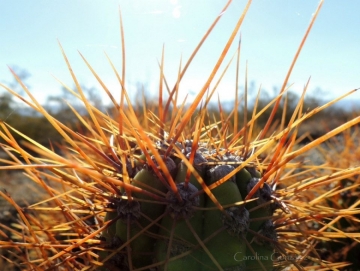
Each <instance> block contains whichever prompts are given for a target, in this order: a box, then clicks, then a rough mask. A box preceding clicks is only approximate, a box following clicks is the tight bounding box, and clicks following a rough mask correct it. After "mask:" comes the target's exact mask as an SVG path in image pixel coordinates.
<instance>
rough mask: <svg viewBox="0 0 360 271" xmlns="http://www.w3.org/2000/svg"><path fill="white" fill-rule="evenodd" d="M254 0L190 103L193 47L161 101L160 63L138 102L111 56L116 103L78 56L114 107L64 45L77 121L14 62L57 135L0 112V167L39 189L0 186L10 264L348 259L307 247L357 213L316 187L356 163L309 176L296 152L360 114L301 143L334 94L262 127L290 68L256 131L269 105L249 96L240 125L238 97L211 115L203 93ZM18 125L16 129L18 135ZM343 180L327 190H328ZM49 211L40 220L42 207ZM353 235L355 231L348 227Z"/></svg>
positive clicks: (257, 263) (255, 263) (114, 265)
mask: <svg viewBox="0 0 360 271" xmlns="http://www.w3.org/2000/svg"><path fill="white" fill-rule="evenodd" d="M250 2H251V1H249V3H248V5H247V7H246V9H245V10H244V12H243V14H242V15H241V16H240V17H239V20H238V23H237V25H236V27H235V28H234V30H233V33H232V35H231V37H230V38H229V40H228V42H227V45H226V46H225V48H224V51H223V53H222V54H221V56H220V57H219V60H218V63H217V65H215V67H214V69H213V72H212V74H211V76H210V77H209V78H208V79H207V80H206V83H205V84H204V87H203V88H202V89H201V90H200V91H199V93H198V95H197V97H196V98H195V99H194V101H193V102H192V104H191V105H189V106H187V105H186V104H185V102H184V103H179V101H178V100H177V97H178V95H177V94H178V92H179V89H178V88H179V84H180V82H181V78H182V76H183V75H184V73H185V71H186V67H187V66H188V65H189V64H190V62H191V60H192V59H193V56H192V57H191V58H190V60H189V61H188V63H187V64H186V66H185V68H184V69H182V70H180V72H179V78H178V81H177V83H176V85H175V87H174V89H173V90H170V89H168V90H169V92H168V93H169V95H168V99H167V100H165V103H164V100H163V98H164V97H163V96H164V95H163V91H162V90H163V84H164V83H165V82H166V80H165V78H164V71H163V66H162V65H160V68H161V71H160V74H161V75H160V78H161V82H160V84H161V86H160V91H159V101H158V103H157V105H156V107H155V108H146V106H149V104H150V102H144V108H140V109H139V108H134V106H133V105H132V104H131V101H130V100H129V98H128V95H127V91H126V88H125V83H124V82H123V79H124V75H123V76H122V77H121V76H120V75H119V72H118V71H116V69H115V68H114V71H115V72H116V74H117V77H118V79H119V83H120V85H121V87H122V91H121V97H120V102H119V103H117V102H116V101H115V100H114V99H113V97H112V96H111V94H110V93H109V92H108V89H107V88H106V86H105V85H104V84H103V82H101V80H100V79H99V77H98V76H97V74H96V73H95V71H94V69H93V68H92V67H91V66H90V64H89V63H87V62H86V60H85V58H84V60H85V62H86V64H87V65H88V67H89V68H90V70H91V72H93V73H94V76H95V77H96V78H97V79H98V80H99V82H100V84H101V85H102V86H103V88H104V90H105V91H106V92H107V93H108V95H109V96H110V98H112V101H114V112H115V113H114V115H113V116H110V114H105V113H103V112H101V111H100V110H98V109H97V108H96V107H94V106H93V105H91V104H90V103H89V101H87V100H86V98H85V96H84V94H83V92H82V89H81V87H80V84H79V83H78V81H77V79H76V76H75V74H74V72H73V70H72V69H71V66H70V62H69V61H68V59H67V58H66V55H65V53H64V51H63V49H62V48H61V50H62V53H63V56H64V58H65V61H66V63H67V65H68V68H69V71H70V73H71V75H72V77H73V78H74V81H75V84H76V86H77V92H75V91H72V90H69V91H70V92H71V93H72V94H73V95H74V96H75V98H78V99H80V100H81V101H82V102H83V103H84V105H85V107H86V109H87V113H88V115H87V116H82V115H81V114H79V112H77V111H76V110H75V109H74V113H75V116H76V117H77V118H78V119H79V121H80V122H81V123H82V124H83V125H84V127H86V128H87V132H86V133H84V134H79V133H77V132H75V131H73V130H71V129H69V127H67V126H66V125H65V124H63V123H61V122H59V121H58V120H56V119H55V118H54V117H52V116H51V115H50V114H49V113H48V112H47V111H46V110H45V109H44V107H43V106H42V105H40V104H39V102H38V101H37V100H36V98H35V97H33V95H32V94H31V93H30V92H29V91H28V89H27V88H26V87H25V86H24V84H22V82H21V81H20V80H19V78H18V77H17V76H16V74H15V73H14V76H15V78H17V79H18V80H19V83H20V84H21V85H22V86H23V88H24V91H25V92H26V93H27V94H28V95H29V97H30V99H29V100H28V99H26V98H24V97H21V96H20V95H19V94H18V93H16V92H15V91H13V90H12V89H11V88H9V87H7V86H5V85H2V86H3V87H4V88H5V89H6V90H8V91H9V92H10V93H12V94H13V95H15V96H17V97H19V98H20V99H22V100H23V101H24V102H25V103H27V104H28V105H29V106H31V107H33V108H34V109H35V110H37V111H38V112H39V113H41V114H43V115H44V116H45V117H46V118H47V119H48V121H49V122H50V123H51V124H52V125H53V126H54V128H55V129H56V130H57V131H58V132H59V133H60V134H61V135H62V137H63V138H64V141H65V142H64V146H63V147H62V148H61V155H60V154H57V153H56V152H55V151H53V149H51V148H47V147H45V146H42V145H40V144H39V143H37V142H35V141H34V140H32V139H30V138H28V137H27V136H26V135H24V134H22V133H21V132H20V131H17V130H16V129H14V128H12V127H10V126H9V125H7V124H5V123H3V122H1V123H0V126H1V130H0V136H1V138H2V139H3V140H4V141H5V144H3V145H2V147H3V149H4V150H5V151H6V152H7V153H8V155H9V157H10V158H11V159H12V160H13V161H10V160H9V161H6V162H7V165H5V166H1V169H2V170H9V169H16V170H17V169H21V170H23V171H24V172H25V173H26V175H27V176H28V177H29V178H30V179H31V180H33V181H34V182H35V183H36V184H38V185H39V189H43V190H44V191H46V193H48V195H49V198H48V199H46V200H41V201H39V202H38V203H36V204H33V205H30V206H27V207H26V208H22V207H20V206H19V205H18V204H17V203H16V202H14V201H13V200H12V199H11V196H10V195H9V194H8V193H6V192H3V191H0V195H1V196H2V197H3V198H4V199H5V200H7V201H8V202H10V203H11V204H12V205H13V206H14V207H15V209H16V211H17V213H18V215H19V218H20V219H21V223H18V225H16V227H14V228H9V227H6V226H1V227H2V228H3V230H6V231H8V232H9V234H7V233H6V234H5V233H4V234H3V233H2V232H1V233H2V235H3V236H6V238H7V240H4V241H0V245H1V247H3V248H7V249H10V250H11V253H12V256H14V257H13V259H12V260H11V261H12V262H14V264H15V265H19V266H21V265H24V266H26V267H25V268H27V269H33V270H51V269H53V270H103V271H107V270H121V271H124V270H131V271H134V270H151V271H154V270H156V271H163V270H168V271H176V270H227V271H232V270H237V271H240V270H241V271H247V270H256V271H257V270H259V271H268V270H283V269H284V270H310V268H313V269H314V270H320V269H321V270H335V269H340V268H342V267H344V266H346V265H348V263H337V262H333V263H331V262H327V261H324V260H322V259H321V257H319V254H318V252H317V251H316V250H315V249H314V247H315V245H316V244H317V243H319V242H321V241H324V240H325V241H326V240H328V239H331V238H344V236H346V234H345V233H344V232H341V231H337V232H334V231H332V230H333V228H332V227H331V222H329V221H331V219H333V218H334V217H335V216H346V217H347V219H349V220H351V221H355V220H356V215H357V214H358V213H359V212H360V211H359V210H358V209H356V208H353V207H351V206H349V207H348V208H346V209H336V206H328V204H327V203H326V199H324V197H323V196H322V194H321V193H319V191H320V190H318V189H320V188H321V187H322V186H323V185H327V184H329V183H330V182H332V181H335V180H338V179H340V178H343V177H346V178H351V177H352V176H356V175H357V174H359V173H360V168H359V167H351V168H346V169H339V170H336V172H333V173H332V174H331V175H323V176H315V177H314V176H312V175H306V174H307V173H308V170H307V168H306V166H303V165H302V164H299V163H297V162H296V161H294V159H295V158H297V157H300V156H301V155H303V154H304V153H306V152H307V151H308V150H310V149H311V148H315V147H316V146H318V145H319V144H321V143H322V142H324V141H326V140H327V139H329V138H331V137H333V136H335V135H337V134H339V133H341V132H342V131H345V130H347V129H349V127H351V126H354V125H356V124H358V123H359V122H360V117H356V118H354V119H352V120H349V121H348V122H346V123H344V124H343V125H341V126H339V127H337V128H335V129H334V130H332V131H330V132H328V133H327V134H325V135H324V136H321V137H319V138H318V139H316V140H314V141H312V142H310V143H309V144H308V145H306V146H302V147H296V135H297V131H298V127H299V126H300V125H301V123H302V122H304V121H305V120H306V119H308V118H309V117H311V116H312V115H314V114H315V113H317V112H319V111H321V110H323V109H324V108H326V107H329V106H330V105H331V104H333V103H334V102H335V101H336V100H335V101H333V102H330V103H328V104H326V105H324V106H323V107H321V108H316V109H314V110H312V111H310V112H307V113H304V114H303V113H302V105H303V98H302V99H301V100H300V101H299V105H298V107H297V108H296V110H295V112H293V117H292V119H291V120H290V121H289V123H288V124H286V126H283V125H281V126H280V127H278V128H277V129H275V130H272V131H270V125H271V124H272V122H273V116H274V114H275V112H276V110H277V108H278V106H279V103H280V101H281V100H282V99H283V97H285V96H284V95H283V94H284V90H285V86H286V84H287V78H288V76H287V77H286V79H285V82H284V87H283V88H282V90H281V91H280V93H279V95H278V96H277V97H276V98H275V99H274V100H273V101H272V103H270V104H269V105H267V107H270V106H271V105H274V106H273V109H272V114H271V115H270V117H269V120H268V122H267V124H266V125H265V126H264V127H260V128H261V129H259V130H261V132H260V133H259V134H255V133H254V131H255V130H256V127H255V125H256V121H257V119H258V118H259V116H260V115H261V114H262V112H263V111H264V110H265V109H261V111H259V112H258V113H257V112H256V111H257V108H256V107H255V109H254V112H253V115H252V118H251V119H249V120H248V119H247V115H246V114H245V116H244V123H243V128H242V129H238V128H237V127H238V122H237V120H238V101H237V98H236V99H235V103H234V109H233V111H232V112H230V114H229V116H228V117H226V116H225V113H224V112H223V110H222V108H221V106H220V107H219V114H220V119H219V120H216V119H215V121H211V120H212V119H211V120H210V118H208V117H209V116H208V115H209V112H208V111H207V105H208V103H209V99H210V96H211V95H212V92H211V93H209V95H206V93H207V91H208V89H209V86H210V83H211V81H212V80H213V79H214V75H215V74H216V73H217V72H218V70H219V67H220V64H221V63H222V62H223V60H224V57H225V55H226V53H227V52H228V51H229V47H230V45H231V43H232V42H233V40H234V37H235V36H236V33H237V32H238V30H239V27H240V25H241V23H242V21H243V19H244V17H245V15H246V12H247V9H248V7H249V5H250ZM320 6H321V4H320ZM227 7H228V5H226V6H225V8H224V10H223V11H225V10H226V9H227ZM317 12H318V10H317ZM317 12H316V13H315V15H314V16H313V19H312V21H311V23H310V26H309V29H308V30H307V32H306V35H305V38H304V41H305V39H306V37H307V33H308V32H309V31H310V29H311V26H312V24H313V22H314V20H315V19H316V14H317ZM219 18H220V17H219ZM219 18H217V19H216V20H215V21H214V24H216V23H217V21H218V19H219ZM212 27H213V26H212ZM212 27H210V29H209V31H208V32H207V33H206V34H205V36H204V39H206V37H207V36H208V34H209V33H210V32H211V29H212ZM201 44H202V42H201V43H200V44H199V47H200V46H201ZM302 46H303V43H302V44H301V45H300V47H299V50H298V52H297V53H296V56H297V55H298V53H299V51H300V50H301V48H302ZM197 50H198V48H197V49H196V50H195V51H194V55H195V54H196V52H197ZM295 62H296V57H295V58H294V61H293V64H295ZM111 65H112V64H111ZM292 66H293V65H292ZM112 67H114V66H113V65H112ZM226 69H227V68H226ZM290 72H291V68H290V71H289V73H290ZM352 92H353V91H352ZM350 93H351V92H350ZM350 93H348V94H350ZM348 94H346V95H348ZM346 95H344V96H346ZM179 104H180V105H179ZM200 104H201V106H200ZM245 111H246V108H245ZM232 115H233V116H234V117H233V119H232V118H231V116H232ZM232 121H233V122H232ZM14 133H15V134H18V135H20V136H22V137H23V138H24V140H25V142H21V144H20V142H17V141H16V140H15V139H14V137H13V136H12V134H14ZM29 150H31V152H30V151H29ZM18 155H20V156H21V159H20V158H19V156H18ZM10 158H9V159H10ZM314 168H315V167H314ZM295 169H297V170H300V173H298V172H295ZM298 176H301V178H300V179H299V177H298ZM54 184H60V185H54ZM342 192H344V191H340V190H333V191H331V195H338V194H340V193H342ZM45 204H47V205H45ZM45 211H46V212H47V219H41V216H40V214H42V213H43V212H45ZM32 212H34V213H35V215H33V214H32ZM49 217H51V218H53V219H54V220H59V224H58V225H51V226H48V225H49V224H48V223H47V222H46V221H47V220H49ZM311 223H318V224H322V225H323V230H321V231H319V232H316V231H314V229H313V228H311ZM17 229H20V230H17ZM359 235H360V234H359V233H355V234H353V235H352V236H353V238H354V240H355V238H357V237H359ZM20 238H21V240H19V239H20ZM20 263H21V264H20Z"/></svg>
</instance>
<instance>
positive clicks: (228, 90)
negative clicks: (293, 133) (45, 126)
mask: <svg viewBox="0 0 360 271" xmlns="http://www.w3.org/2000/svg"><path fill="white" fill-rule="evenodd" d="M210 3H211V4H210ZM225 3H226V1H225V0H211V1H209V0H196V1H194V0H131V1H129V0H126V1H125V0H106V1H102V0H101V1H100V0H91V1H85V0H76V1H74V0H51V1H46V0H34V1H29V0H13V1H1V2H0V33H1V41H0V81H1V82H11V80H12V77H11V74H10V72H9V71H8V68H7V65H9V66H14V65H16V66H18V67H20V68H22V69H26V70H27V71H28V72H29V73H30V74H31V76H30V77H29V78H28V80H26V82H27V84H28V85H29V86H30V89H31V91H32V92H33V93H34V94H35V95H36V97H38V99H39V100H41V101H45V100H46V96H47V95H52V94H56V93H59V92H60V85H59V83H58V82H57V81H56V80H55V79H54V77H53V76H52V75H54V76H55V77H56V78H58V79H60V80H61V81H63V82H64V83H65V84H67V85H69V86H73V83H72V80H71V77H70V74H69V72H68V70H67V68H66V65H65V62H64V60H63V57H62V55H61V52H60V49H59V46H58V43H57V39H58V40H59V41H60V42H61V44H62V46H63V47H64V49H65V52H66V54H67V56H68V58H69V60H70V62H71V64H72V67H73V69H74V71H75V73H76V75H77V76H78V79H79V81H80V82H81V83H82V84H83V85H85V86H87V87H92V86H94V87H96V88H98V89H101V88H100V86H99V84H98V83H97V82H96V80H95V79H94V78H93V76H92V75H91V73H90V71H89V70H88V69H87V67H86V66H85V64H84V62H83V61H82V59H81V57H80V56H79V53H78V51H80V52H81V53H82V54H83V55H84V56H85V57H86V58H87V60H88V61H89V62H90V64H91V65H92V66H93V67H94V69H95V70H96V71H97V72H98V73H99V75H100V76H101V78H102V79H103V80H104V82H105V84H106V85H107V86H108V87H109V88H110V89H111V90H112V91H113V92H114V93H117V91H118V90H119V84H118V82H117V80H116V77H115V75H114V74H113V72H112V70H111V68H110V65H109V63H108V61H107V59H106V56H105V54H104V52H106V53H107V54H108V55H109V56H110V58H111V59H112V61H113V62H114V63H115V65H116V67H117V68H118V69H119V71H120V70H121V45H120V31H119V12H118V11H119V7H120V8H121V11H122V15H123V23H124V28H125V40H126V62H127V80H126V81H127V82H126V84H127V88H128V90H129V92H131V94H132V95H133V96H134V95H135V90H136V85H137V84H138V83H139V82H140V83H143V84H145V85H146V88H147V90H148V91H149V92H150V93H151V94H153V95H155V94H156V93H157V90H158V81H159V79H158V78H159V68H158V65H157V60H159V59H160V58H161V50H162V46H163V44H165V76H166V77H167V79H168V82H169V83H170V85H171V86H172V85H173V84H174V83H175V80H176V76H177V70H178V66H179V61H180V57H181V56H182V57H183V63H184V62H185V61H186V60H187V59H188V57H189V56H190V54H191V52H192V50H193V49H194V48H195V46H196V45H197V43H198V42H199V41H200V39H201V38H202V36H203V34H204V33H205V31H206V30H207V29H208V27H209V26H210V24H211V23H212V21H213V20H214V19H215V17H216V16H218V15H219V13H220V11H221V9H222V7H223V6H224V5H225ZM245 4H246V1H243V0H236V1H234V3H232V4H231V6H230V7H229V9H228V11H227V12H226V13H224V14H223V15H222V18H221V20H220V22H219V24H218V25H217V27H216V28H215V30H214V32H213V33H212V34H211V35H210V37H209V39H208V40H207V41H206V42H205V44H204V45H203V47H202V49H201V50H200V52H199V54H198V55H197V56H196V58H195V59H194V61H193V63H192V66H191V68H190V69H189V70H188V72H187V74H186V76H185V77H184V80H183V83H182V84H181V93H182V97H184V96H185V94H187V93H190V98H189V100H191V97H194V95H195V94H196V93H197V92H198V91H199V90H200V89H201V87H202V86H203V84H204V82H205V81H206V79H207V76H208V75H209V73H210V71H211V68H212V67H213V65H214V64H215V63H216V61H217V57H218V56H219V54H220V52H221V51H222V48H223V46H224V45H225V43H226V41H227V38H228V37H229V35H230V34H231V31H232V29H233V27H234V26H235V23H236V21H237V19H238V17H239V16H240V14H241V12H242V10H243V7H244V6H245ZM317 5H318V1H312V0H309V1H301V0H272V1H270V0H266V1H265V0H254V1H253V3H252V5H251V7H250V9H249V12H248V14H247V16H246V18H245V21H244V24H243V26H242V28H241V30H240V31H241V34H242V50H241V66H240V84H241V85H243V82H244V77H245V72H244V70H245V63H246V61H247V62H248V80H249V82H250V81H253V82H254V83H255V87H256V89H257V88H258V87H259V86H260V84H261V85H262V86H263V89H266V90H268V91H270V92H271V91H272V89H273V87H277V88H279V87H280V86H281V84H282V82H283V80H284V78H285V75H286V72H287V70H288V68H289V66H290V63H291V61H292V59H293V57H294V54H295V52H296V50H297V48H298V45H299V44H300V41H301V39H302V37H303V35H304V33H305V30H306V28H307V26H308V23H309V22H310V19H311V16H312V14H313V13H314V11H315V10H316V7H317ZM359 10H360V1H357V0H348V1H341V4H340V2H339V1H335V0H325V2H324V5H323V7H322V9H321V11H320V14H319V16H318V19H317V21H316V22H315V25H314V27H313V29H312V32H311V33H310V35H309V38H308V40H307V42H306V43H305V47H304V49H303V51H302V52H301V54H300V57H299V59H298V62H297V64H296V66H295V69H294V70H293V74H292V76H291V78H290V81H289V83H292V84H293V87H292V89H293V90H294V91H298V92H299V91H301V90H302V88H303V86H304V85H305V84H306V82H307V80H308V78H309V77H310V76H311V82H310V87H309V90H310V92H311V91H312V92H313V93H316V91H317V89H318V88H321V89H322V90H323V93H321V97H325V98H328V99H330V98H333V97H337V96H339V95H341V94H342V93H345V92H347V91H349V90H351V89H354V88H358V87H360V16H359V14H358V13H359ZM235 43H237V39H236V42H235ZM236 46H237V45H236V44H234V46H233V47H231V50H230V53H229V56H228V57H227V58H226V59H225V64H226V63H227V61H228V60H229V59H230V56H231V55H232V54H233V53H234V51H235V50H236ZM222 67H225V65H223V66H222ZM220 71H222V68H221V69H220ZM234 89H235V61H234V62H233V64H232V66H231V67H230V70H229V72H228V74H227V75H226V76H225V78H224V79H223V82H222V84H221V85H220V86H219V93H220V97H221V99H222V100H231V99H232V98H233V97H234V93H235V90H234ZM359 92H360V91H359ZM352 99H360V93H356V94H355V95H353V96H352Z"/></svg>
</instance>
